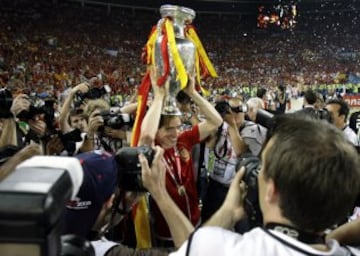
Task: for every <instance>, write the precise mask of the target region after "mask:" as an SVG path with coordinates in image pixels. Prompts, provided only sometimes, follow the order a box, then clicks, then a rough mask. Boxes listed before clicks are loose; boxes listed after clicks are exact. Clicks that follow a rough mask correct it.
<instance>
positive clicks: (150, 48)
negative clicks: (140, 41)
mask: <svg viewBox="0 0 360 256" xmlns="http://www.w3.org/2000/svg"><path fill="white" fill-rule="evenodd" d="M157 34H158V32H157V29H155V30H154V31H153V32H152V33H151V35H150V37H149V39H148V41H147V42H146V54H147V56H146V64H151V63H154V58H155V57H154V53H155V51H154V45H155V41H156V38H157Z"/></svg>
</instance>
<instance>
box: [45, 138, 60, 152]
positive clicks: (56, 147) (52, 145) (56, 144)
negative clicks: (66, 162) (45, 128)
mask: <svg viewBox="0 0 360 256" xmlns="http://www.w3.org/2000/svg"><path fill="white" fill-rule="evenodd" d="M63 150H64V145H63V143H62V142H61V140H60V138H59V136H58V135H54V136H52V137H51V139H50V140H49V141H48V142H47V143H46V154H47V155H54V154H58V153H60V152H61V151H63Z"/></svg>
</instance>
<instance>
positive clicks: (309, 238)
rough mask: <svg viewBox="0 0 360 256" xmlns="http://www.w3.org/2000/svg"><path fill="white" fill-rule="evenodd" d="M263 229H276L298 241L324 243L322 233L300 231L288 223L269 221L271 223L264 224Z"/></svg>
mask: <svg viewBox="0 0 360 256" xmlns="http://www.w3.org/2000/svg"><path fill="white" fill-rule="evenodd" d="M265 229H271V230H276V231H278V232H280V233H283V234H285V235H287V236H290V237H292V238H294V239H296V240H298V241H300V242H303V243H306V244H324V243H325V237H324V235H320V234H317V233H310V232H306V231H302V230H299V229H297V228H294V227H292V226H288V225H284V224H279V223H274V222H271V223H268V224H266V225H265Z"/></svg>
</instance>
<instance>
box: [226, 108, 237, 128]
mask: <svg viewBox="0 0 360 256" xmlns="http://www.w3.org/2000/svg"><path fill="white" fill-rule="evenodd" d="M230 111H231V110H230ZM223 119H224V121H225V122H226V123H228V124H229V126H231V127H236V121H235V118H234V114H233V113H232V112H231V113H227V114H225V115H224V116H223Z"/></svg>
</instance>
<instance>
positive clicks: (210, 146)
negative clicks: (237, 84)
mask: <svg viewBox="0 0 360 256" xmlns="http://www.w3.org/2000/svg"><path fill="white" fill-rule="evenodd" d="M243 106H244V105H243V104H242V102H241V101H240V100H239V99H236V98H233V99H230V100H229V102H228V101H220V102H218V103H217V104H216V105H215V109H216V110H217V111H218V112H219V114H220V115H221V116H222V118H223V120H224V122H223V124H222V125H221V126H220V127H219V129H218V130H217V131H216V133H214V134H212V135H211V137H210V138H209V139H208V140H207V142H206V147H205V152H204V161H205V167H206V169H207V171H208V172H209V184H208V188H207V192H206V195H205V198H204V201H203V208H202V212H201V217H202V221H206V220H208V219H209V218H210V216H211V215H212V214H213V213H214V212H215V211H216V210H217V209H218V208H219V207H220V206H221V204H222V202H223V201H224V199H225V196H226V194H227V191H228V188H229V184H230V183H231V181H232V179H233V177H234V175H235V166H236V163H237V161H238V157H240V155H242V154H244V153H245V152H247V151H248V145H247V143H246V141H245V140H244V139H243V137H242V136H241V135H240V129H241V127H242V126H243V125H244V127H245V120H244V117H245V113H244V111H245V112H246V109H242V108H243Z"/></svg>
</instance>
